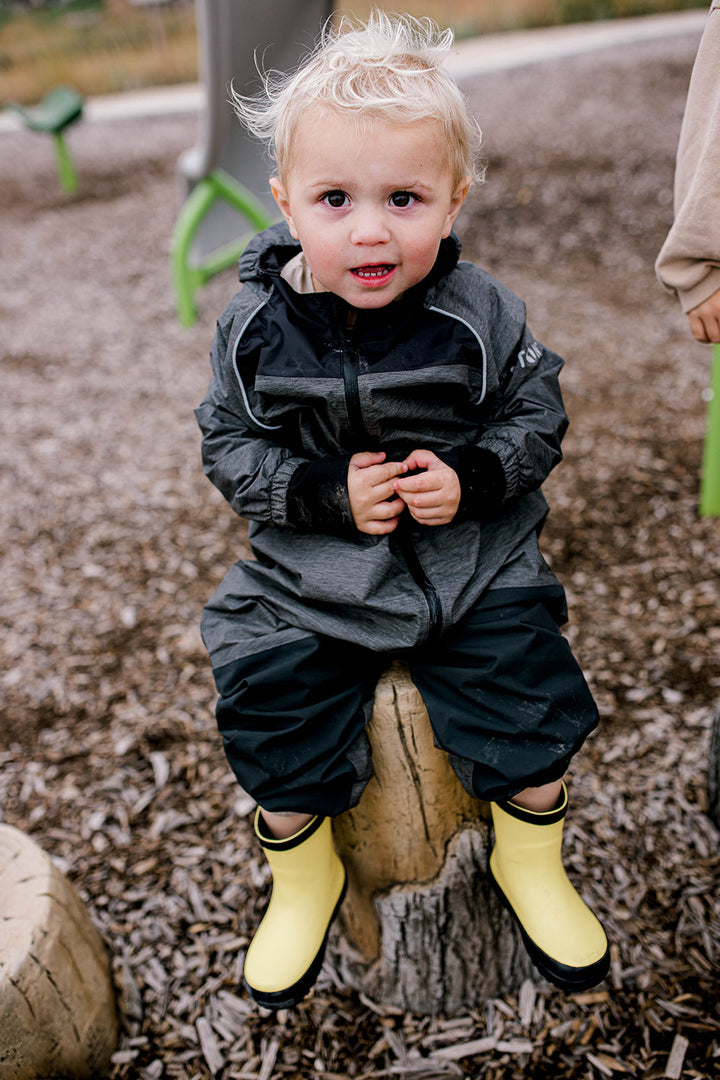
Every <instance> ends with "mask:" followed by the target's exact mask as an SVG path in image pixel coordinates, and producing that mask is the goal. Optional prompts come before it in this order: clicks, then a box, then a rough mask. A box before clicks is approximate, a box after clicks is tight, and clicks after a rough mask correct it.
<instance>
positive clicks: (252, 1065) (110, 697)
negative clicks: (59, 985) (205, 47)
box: [0, 37, 720, 1080]
mask: <svg viewBox="0 0 720 1080" xmlns="http://www.w3.org/2000/svg"><path fill="white" fill-rule="evenodd" d="M696 47H697V39H696V38H684V37H681V38H676V39H674V40H672V41H665V42H662V43H653V44H644V45H641V46H633V47H624V48H617V49H614V50H612V51H605V52H602V53H598V54H594V55H591V56H585V57H582V58H578V59H574V60H566V61H562V62H555V63H553V64H551V65H535V66H530V67H527V68H523V69H518V70H515V71H510V72H506V73H496V74H493V75H490V76H483V77H478V78H477V79H476V80H474V82H473V84H472V86H471V97H472V101H473V104H474V107H475V108H476V111H477V114H478V116H479V117H480V119H481V123H482V126H483V128H484V130H485V134H486V158H487V164H488V173H487V182H486V184H485V185H484V186H483V187H481V188H478V189H477V190H476V191H475V193H474V194H473V196H472V198H471V201H470V205H469V207H468V208H467V209H466V210H465V211H464V212H463V216H462V218H461V219H460V221H459V223H458V231H459V233H460V234H461V236H462V238H463V242H464V250H465V254H466V256H467V257H469V258H471V259H474V260H477V261H479V262H481V263H483V264H484V265H486V266H487V267H488V268H489V269H491V270H492V271H493V272H494V273H496V274H497V275H498V276H499V277H501V278H502V279H503V280H504V281H505V282H506V283H507V284H509V285H510V286H511V287H512V288H514V289H515V290H516V291H517V292H518V293H520V294H521V295H522V296H523V297H524V298H525V299H526V301H527V304H528V309H529V321H530V324H531V326H532V327H533V329H534V331H535V333H536V334H537V336H538V337H539V338H540V339H541V340H544V341H546V342H547V343H548V345H551V346H552V347H553V348H554V349H555V350H556V351H558V352H560V353H561V354H562V355H564V356H565V357H566V360H567V364H566V368H565V372H564V389H565V395H566V402H567V406H568V410H569V413H570V417H571V429H570V432H569V434H568V436H567V439H566V442H565V461H564V463H563V464H562V465H561V466H560V468H559V469H558V470H557V471H556V473H555V474H553V476H552V477H551V479H550V481H549V482H548V484H547V492H548V496H549V498H550V501H551V504H552V513H551V516H550V519H549V522H548V525H547V527H546V531H545V534H544V547H545V551H546V553H547V555H548V558H549V559H550V560H551V561H552V563H553V565H554V567H555V569H556V570H557V572H558V574H559V575H560V577H561V579H562V580H563V582H564V583H565V585H566V587H567V591H568V596H569V601H570V609H571V620H570V624H569V626H568V628H567V632H568V635H569V637H570V638H571V640H572V642H573V644H574V647H575V649H576V652H577V654H578V656H579V658H580V659H581V662H582V664H583V667H584V669H585V670H586V672H587V675H588V678H589V680H590V682H591V684H592V686H593V688H594V691H595V693H596V695H597V699H598V702H599V704H600V708H601V712H602V716H603V724H602V727H601V729H600V730H599V732H598V733H597V734H596V735H595V736H594V737H593V738H592V740H591V741H590V743H589V744H588V746H587V748H586V749H585V751H584V752H583V753H582V754H581V755H580V757H579V758H578V759H577V763H576V764H575V766H574V768H573V780H572V803H573V806H572V812H571V818H570V824H569V827H568V831H567V847H568V864H569V867H570V870H571V873H573V874H574V875H575V876H576V880H578V881H580V882H582V889H583V892H584V894H585V895H586V896H587V897H588V899H589V900H590V901H591V902H592V903H593V904H594V906H595V908H596V910H597V911H598V912H599V914H600V915H601V917H602V918H603V920H604V922H605V924H606V926H607V928H608V931H609V935H610V937H611V939H612V942H613V964H612V973H611V977H609V979H608V980H607V982H606V984H604V985H603V986H602V987H600V988H599V989H598V990H597V991H594V992H591V993H588V994H581V995H574V996H573V995H570V996H566V995H564V994H561V993H559V992H557V991H554V990H552V989H550V988H549V987H548V986H547V985H546V984H545V983H543V982H542V981H540V980H539V981H538V982H537V984H526V985H525V986H524V987H523V988H522V993H521V994H520V995H517V994H514V995H513V994H508V995H507V996H505V997H503V998H502V999H497V1000H494V1001H490V1002H488V1004H487V1008H486V1009H484V1010H480V1011H477V1010H476V1011H472V1012H468V1013H467V1014H466V1015H462V1016H455V1017H450V1018H448V1017H445V1018H443V1017H437V1018H430V1017H424V1018H421V1017H413V1016H409V1015H404V1014H398V1013H396V1012H394V1011H393V1010H388V1009H386V1008H383V1007H382V1006H381V1005H378V1004H377V1003H374V1002H370V1001H367V1000H365V999H361V998H358V996H357V995H355V994H353V993H351V992H349V991H347V990H346V989H344V988H343V987H342V986H340V985H338V980H337V977H336V975H335V973H334V972H333V970H332V969H331V968H326V969H325V970H324V972H323V974H322V976H321V979H320V982H319V984H318V987H317V989H316V991H315V993H314V995H313V996H312V997H311V998H310V999H308V1000H307V1001H306V1002H304V1003H303V1004H302V1005H301V1006H300V1007H299V1008H298V1009H297V1010H295V1011H294V1012H291V1013H287V1014H279V1015H278V1016H276V1017H270V1018H268V1017H265V1016H261V1015H260V1014H259V1013H258V1012H257V1010H255V1009H254V1008H253V1007H252V1006H251V1005H250V1003H249V1002H248V1000H247V998H246V997H245V995H244V992H243V990H242V988H241V984H240V971H241V963H242V954H243V950H244V947H245V946H246V944H247V942H248V935H249V933H250V930H251V928H252V926H253V925H254V924H255V921H256V919H257V915H258V911H259V910H260V909H261V907H262V905H263V902H264V898H265V897H266V895H267V888H268V880H267V874H266V872H265V870H264V868H263V866H262V861H261V859H260V858H259V857H258V854H257V851H256V849H255V847H254V844H253V842H252V839H251V835H250V819H249V812H250V807H249V805H248V801H247V799H245V798H244V797H243V796H242V793H240V792H239V791H238V789H237V788H236V787H235V785H234V781H233V780H232V777H231V776H230V774H229V771H228V769H227V767H226V765H225V762H224V758H223V755H222V750H221V747H220V745H219V741H218V738H217V736H216V734H215V730H214V719H213V715H212V709H213V704H214V691H213V687H212V683H211V678H210V673H209V669H208V665H207V661H206V658H205V655H204V653H203V650H202V646H201V643H200V640H199V635H198V630H197V625H198V620H199V615H200V611H201V607H202V605H203V603H204V601H205V600H206V599H207V598H208V596H209V595H210V593H211V592H212V590H213V589H214V587H215V585H216V583H217V582H218V581H219V580H220V578H221V577H222V575H223V574H224V572H225V570H226V569H227V567H228V566H229V565H230V563H231V562H232V561H233V560H234V559H235V558H237V557H239V556H240V555H242V553H243V552H244V551H245V545H246V540H245V529H244V525H243V523H242V522H240V521H239V520H238V519H236V518H233V516H232V514H231V513H230V511H229V510H227V509H226V507H225V506H224V504H222V502H221V500H220V498H219V496H217V495H216V494H215V493H214V491H213V489H212V488H211V486H210V485H209V484H208V482H207V481H206V480H205V479H204V477H203V476H202V473H201V469H200V464H199V440H198V433H197V431H196V427H195V421H194V418H193V413H192V410H193V408H194V406H195V405H196V404H197V403H198V402H199V400H200V398H201V397H202V395H203V393H204V390H205V387H206V383H207V379H208V365H207V353H208V347H209V343H210V339H211V336H212V331H213V325H214V319H215V316H216V314H217V313H218V312H219V311H220V310H221V309H222V307H223V306H224V304H225V302H226V300H227V298H229V296H230V295H231V293H232V292H233V291H234V275H233V273H232V271H228V272H227V273H226V274H223V275H221V276H219V277H217V278H216V279H214V280H213V282H212V283H211V284H210V285H209V286H208V287H207V288H206V289H205V290H204V291H203V292H202V294H201V297H200V309H201V310H200V319H199V321H198V323H197V324H196V325H195V326H193V327H192V328H190V329H181V328H180V327H179V326H178V324H177V322H176V319H175V313H174V302H173V294H172V289H171V284H170V280H169V273H168V260H167V251H168V243H169V237H170V234H171V230H172V226H173V222H174V219H175V215H176V211H177V202H176V188H175V179H174V167H175V162H176V160H177V157H178V155H179V154H180V152H181V151H182V150H183V149H185V148H186V147H188V146H190V145H192V143H193V142H194V140H195V123H196V121H195V118H194V117H192V116H176V117H170V118H164V119H143V120H131V121H130V120H128V121H115V122H107V123H104V124H99V123H95V124H90V123H86V124H81V125H80V126H78V127H77V128H75V129H74V130H73V131H72V132H71V135H70V142H71V146H72V149H73V153H74V155H75V158H76V162H77V165H78V169H79V173H80V177H81V186H80V191H79V192H78V194H77V195H76V196H74V197H67V196H63V195H61V194H60V193H59V192H58V189H57V184H56V180H55V174H54V168H53V164H52V156H51V147H50V144H49V142H48V141H46V140H45V139H43V138H40V137H39V136H35V135H32V134H30V133H25V132H17V133H13V134H6V135H2V136H0V209H1V211H2V251H3V256H4V257H3V259H2V262H1V263H0V325H1V326H2V332H1V334H2V340H1V343H0V364H1V368H0V370H1V372H2V398H1V400H0V422H1V424H2V435H3V437H2V441H1V442H0V500H1V502H2V508H3V511H2V536H3V540H2V546H1V548H0V595H1V596H2V603H1V604H0V612H1V617H2V623H3V635H2V640H1V641H0V655H1V656H2V671H1V672H0V678H1V680H2V687H3V694H2V704H1V706H0V708H1V710H2V712H1V715H2V741H1V742H0V817H1V818H2V820H3V821H5V822H7V823H9V824H12V825H15V826H17V827H19V828H21V829H23V830H25V831H26V832H27V833H28V834H30V835H31V836H32V837H34V838H35V839H36V840H37V841H38V842H39V843H40V844H41V845H42V846H43V847H44V848H45V849H46V850H47V851H48V852H49V853H50V854H51V855H52V856H53V857H54V858H55V859H56V860H57V862H58V864H59V865H60V867H61V868H62V869H63V870H64V871H65V872H66V873H67V874H68V876H69V878H70V880H71V881H72V882H73V883H74V884H75V886H76V887H77V889H78V890H79V892H80V895H81V896H82V897H83V899H84V900H85V902H86V903H87V905H88V908H89V910H90V911H91V913H92V915H93V918H94V920H95V921H96V923H97V924H98V926H99V927H100V928H101V930H102V932H103V933H104V935H105V937H106V939H107V941H108V944H109V947H110V949H111V951H112V954H113V957H114V963H115V970H116V974H117V979H118V986H119V987H120V990H121V992H122V993H121V1000H122V1007H123V1034H122V1041H121V1045H120V1048H119V1051H118V1054H117V1055H116V1058H115V1061H114V1065H113V1069H112V1076H113V1077H117V1078H135V1077H140V1078H143V1080H157V1078H159V1077H177V1078H182V1080H191V1078H192V1080H196V1078H206V1077H209V1076H210V1075H216V1076H219V1077H222V1078H223V1080H235V1078H237V1080H251V1078H256V1080H273V1078H281V1077H282V1078H290V1080H292V1078H301V1077H302V1078H307V1077H310V1076H314V1077H319V1078H325V1080H333V1078H340V1077H364V1078H366V1080H368V1078H376V1077H390V1076H401V1077H415V1078H425V1080H429V1078H434V1077H448V1076H450V1077H455V1076H465V1077H473V1078H475V1077H477V1078H480V1077H489V1078H498V1080H499V1078H515V1077H538V1078H546V1077H547V1078H548V1080H549V1078H553V1080H557V1078H559V1077H568V1078H570V1077H572V1078H597V1080H601V1078H604V1077H611V1076H615V1075H617V1076H619V1077H622V1076H634V1077H642V1078H643V1080H650V1078H656V1077H657V1078H659V1077H663V1076H675V1077H678V1076H680V1072H679V1071H678V1067H677V1065H676V1064H675V1063H677V1062H682V1063H683V1064H682V1076H683V1077H684V1078H688V1080H690V1078H693V1077H696V1078H700V1077H702V1078H711V1077H715V1076H718V1075H720V1021H719V1020H718V1007H717V1005H718V984H717V972H718V967H717V964H718V951H719V950H720V891H719V889H718V885H719V884H720V881H719V879H720V859H719V858H718V836H717V833H716V831H715V830H714V828H713V827H712V825H711V824H710V822H709V820H708V818H707V815H706V808H707V794H706V763H707V753H708V738H709V727H710V722H711V716H712V711H713V708H714V705H715V702H716V700H717V698H718V696H720V667H719V665H718V657H719V656H720V596H719V595H718V572H719V571H720V549H719V545H718V534H719V531H720V522H718V521H716V520H715V521H713V520H701V519H700V518H699V517H698V513H697V500H698V476H699V469H700V461H701V452H702V440H703V430H704V410H705V405H704V399H703V393H704V391H705V388H706V386H707V382H708V372H709V351H708V350H707V349H704V348H703V347H701V346H699V345H696V344H695V343H694V342H693V341H692V339H691V338H690V337H689V335H688V333H687V329H686V321H685V319H684V317H683V316H682V315H681V313H680V311H679V308H678V307H677V305H676V302H675V300H674V299H673V298H672V297H670V296H668V295H667V294H665V293H664V292H663V291H662V290H661V289H660V287H659V286H658V285H657V283H656V281H655V278H654V274H653V269H652V264H653V261H654V258H655V255H656V253H657V250H658V248H659V246H660V244H661V241H662V239H663V237H664V235H665V232H666V231H667V228H668V226H669V224H670V221H671V213H672V208H671V185H672V170H673V159H674V151H675V146H676V143H677V136H678V131H679V125H680V119H681V115H682V108H683V104H684V99H685V92H686V89H687V83H688V79H689V74H690V69H691V64H692V60H693V57H694V54H695V49H696ZM486 1038H491V1039H493V1040H494V1042H493V1043H492V1045H491V1047H490V1049H487V1046H488V1044H485V1046H486V1049H485V1050H484V1051H477V1050H476V1051H475V1052H471V1049H472V1048H470V1049H467V1048H466V1050H467V1052H466V1053H463V1046H462V1044H465V1043H468V1042H472V1041H474V1040H478V1039H486ZM1 1039H2V1033H0V1040H1ZM458 1044H461V1045H460V1047H459V1048H458ZM673 1047H674V1055H673V1059H672V1061H671V1062H670V1064H669V1065H668V1061H669V1058H668V1055H669V1054H670V1051H671V1049H672V1048H673Z"/></svg>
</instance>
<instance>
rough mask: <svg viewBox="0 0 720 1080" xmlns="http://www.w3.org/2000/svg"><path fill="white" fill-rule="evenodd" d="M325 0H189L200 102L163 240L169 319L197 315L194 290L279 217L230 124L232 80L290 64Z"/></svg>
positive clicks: (259, 169)
mask: <svg viewBox="0 0 720 1080" xmlns="http://www.w3.org/2000/svg"><path fill="white" fill-rule="evenodd" d="M331 12H332V3H331V2H330V0H303V2H302V3H298V0H273V2H272V3H271V4H263V3H258V2H257V0H195V14H196V21H197V29H198V58H199V68H200V73H201V82H202V85H203V90H204V99H205V100H204V105H203V108H202V109H201V112H200V118H199V120H200V124H199V137H198V141H197V144H196V145H195V146H193V147H191V148H190V149H189V150H186V151H185V153H183V154H182V155H181V156H180V159H179V161H178V169H177V173H178V178H179V181H180V187H181V189H182V192H183V199H184V202H183V206H182V208H181V210H180V212H179V214H178V218H177V221H176V224H175V228H174V230H173V235H172V239H171V242H170V269H171V274H172V280H173V284H174V287H175V299H176V308H177V314H178V319H179V321H180V323H181V324H182V325H183V326H189V325H190V324H191V323H193V322H194V321H195V319H196V318H197V310H196V304H195V293H196V290H197V289H199V288H200V287H202V286H203V285H205V284H206V283H207V282H208V281H209V279H210V278H211V277H212V276H213V275H214V274H217V273H219V272H220V271H221V270H224V269H226V268H227V267H228V266H231V265H232V264H233V263H234V262H236V261H237V259H238V258H239V257H240V255H241V254H242V252H243V249H244V248H245V245H246V244H247V242H248V240H249V239H250V238H251V237H252V236H253V235H254V234H255V233H256V232H258V231H259V230H260V229H264V228H266V227H267V226H268V225H270V224H271V223H272V222H273V221H276V220H277V219H278V217H279V214H278V210H277V207H276V205H275V201H274V199H273V197H272V193H271V191H270V186H269V184H268V178H269V175H270V170H269V164H268V162H267V160H266V159H265V155H264V153H263V151H262V147H261V146H260V144H259V143H258V142H257V141H256V140H254V139H252V138H251V136H250V135H248V133H247V132H246V131H244V130H243V128H242V127H241V126H240V124H239V123H238V121H237V118H236V116H235V113H234V112H233V109H232V105H231V104H230V100H229V98H230V87H231V85H232V86H233V87H234V88H235V90H237V91H238V92H239V93H241V94H252V93H253V92H255V91H256V90H258V89H259V86H260V81H259V78H258V72H257V68H256V65H255V58H256V56H257V57H258V58H259V62H261V63H262V65H263V67H264V68H266V69H275V70H277V71H291V70H293V69H294V68H295V67H297V64H298V63H299V61H300V59H301V58H302V57H303V56H304V55H307V53H308V52H309V51H310V49H312V47H313V45H314V43H315V40H316V38H317V36H318V34H319V32H320V29H321V27H322V25H323V23H324V22H325V21H326V19H327V18H328V17H329V16H330V14H331Z"/></svg>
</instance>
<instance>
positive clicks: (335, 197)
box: [321, 191, 348, 210]
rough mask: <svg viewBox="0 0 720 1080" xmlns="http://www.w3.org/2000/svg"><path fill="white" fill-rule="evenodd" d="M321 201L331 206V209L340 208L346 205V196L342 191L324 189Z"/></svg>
mask: <svg viewBox="0 0 720 1080" xmlns="http://www.w3.org/2000/svg"><path fill="white" fill-rule="evenodd" d="M321 201H322V202H324V203H326V204H327V205H328V206H331V207H332V208H333V210H340V209H341V208H342V207H343V206H347V203H348V197H347V195H346V194H345V192H344V191H326V192H325V194H324V195H323V197H322V200H321Z"/></svg>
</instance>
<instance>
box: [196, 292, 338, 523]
mask: <svg viewBox="0 0 720 1080" xmlns="http://www.w3.org/2000/svg"><path fill="white" fill-rule="evenodd" d="M228 311H230V309H228ZM239 322H242V320H241V319H237V318H233V317H232V314H228V313H226V315H225V316H223V318H222V319H221V320H220V321H219V322H218V328H217V331H216V334H215V338H214V340H213V345H212V349H211V353H210V362H211V365H212V370H213V377H212V380H211V382H210V387H209V389H208V392H207V394H206V395H205V398H204V399H203V401H202V402H201V404H200V406H199V407H198V408H197V409H196V410H195V415H196V418H197V421H198V424H199V426H200V430H201V432H202V459H203V468H204V470H205V473H206V475H207V476H208V478H209V479H210V480H211V481H212V483H213V484H214V485H215V487H217V488H218V490H219V491H220V492H221V493H222V495H223V496H224V497H225V498H226V499H227V501H228V503H229V504H230V506H231V507H232V509H233V510H234V511H235V513H237V514H238V515H239V516H240V517H243V518H247V519H248V520H251V521H259V522H268V523H271V524H273V525H278V526H281V527H286V528H291V529H298V530H302V531H326V530H338V529H339V530H345V529H348V528H354V523H353V518H352V513H351V511H350V504H349V500H348V494H347V473H348V465H349V460H350V457H349V455H347V456H338V457H328V458H322V459H318V460H308V459H307V458H304V457H301V456H298V455H297V454H295V453H293V452H292V450H290V449H289V448H288V446H287V445H286V444H285V441H284V438H283V433H284V424H283V423H277V424H276V423H275V422H273V423H269V422H267V421H266V420H263V419H260V417H258V416H257V415H256V412H254V411H253V406H254V405H255V402H256V398H255V394H254V391H253V379H254V357H253V355H252V352H250V353H249V354H248V355H243V354H239V355H236V356H235V358H234V359H233V346H234V341H235V338H236V336H237V333H238V332H239V331H238V327H237V325H236V324H237V323H239ZM236 365H237V366H236Z"/></svg>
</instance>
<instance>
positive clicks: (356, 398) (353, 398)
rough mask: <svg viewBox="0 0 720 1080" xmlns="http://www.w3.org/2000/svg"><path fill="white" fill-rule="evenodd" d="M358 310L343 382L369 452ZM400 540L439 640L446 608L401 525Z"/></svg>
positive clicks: (360, 440) (345, 337) (345, 338)
mask: <svg viewBox="0 0 720 1080" xmlns="http://www.w3.org/2000/svg"><path fill="white" fill-rule="evenodd" d="M356 318H357V311H355V309H354V308H351V309H350V311H348V313H347V319H346V320H345V326H344V327H343V330H342V335H341V342H342V365H343V382H344V387H345V408H346V409H347V416H348V424H349V426H350V431H351V433H352V439H353V442H354V444H355V446H356V447H357V448H358V450H367V449H368V446H369V442H368V438H369V437H368V433H367V431H366V430H365V419H364V417H363V413H362V406H361V404H360V387H359V385H358V367H359V363H358V350H357V345H356V343H355V320H356ZM395 535H396V536H397V538H398V543H399V546H400V551H401V553H402V556H403V558H404V560H405V563H406V565H407V568H408V570H409V571H410V576H411V577H412V579H413V581H414V582H415V584H416V585H417V586H418V588H419V589H420V591H421V592H422V594H423V597H424V599H425V603H426V605H427V609H428V635H427V636H428V640H430V639H432V638H433V637H435V636H436V635H437V634H438V633H439V632H440V629H441V627H442V605H441V603H440V597H439V596H438V593H437V590H436V588H435V586H434V585H433V583H432V581H431V580H430V578H429V577H428V576H427V574H426V573H425V568H424V566H423V565H422V563H421V562H420V559H419V558H418V554H417V552H416V550H415V545H414V544H413V541H412V536H411V535H410V532H409V530H408V529H407V528H404V527H403V523H402V522H400V524H399V525H398V528H397V530H396V534H395Z"/></svg>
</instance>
